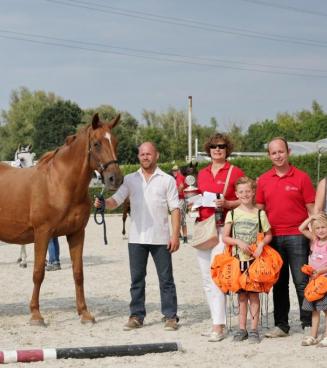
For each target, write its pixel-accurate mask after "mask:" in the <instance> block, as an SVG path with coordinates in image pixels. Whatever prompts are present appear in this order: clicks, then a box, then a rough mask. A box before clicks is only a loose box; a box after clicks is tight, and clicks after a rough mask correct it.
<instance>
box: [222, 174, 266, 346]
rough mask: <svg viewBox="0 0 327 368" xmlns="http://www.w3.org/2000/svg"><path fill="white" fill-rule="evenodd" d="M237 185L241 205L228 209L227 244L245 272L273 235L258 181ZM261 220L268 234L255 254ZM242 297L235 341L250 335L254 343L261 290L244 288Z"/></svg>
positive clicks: (240, 182) (257, 336)
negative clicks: (259, 201) (258, 201)
mask: <svg viewBox="0 0 327 368" xmlns="http://www.w3.org/2000/svg"><path fill="white" fill-rule="evenodd" d="M235 187H236V191H235V194H236V196H237V198H238V199H239V201H240V205H239V206H238V207H236V208H235V209H234V210H232V211H229V212H228V213H227V216H226V219H225V227H224V238H223V240H224V242H225V244H229V245H232V246H233V248H232V255H233V256H236V257H237V258H238V259H239V261H240V269H241V272H245V271H246V270H247V269H248V268H249V266H250V265H251V263H252V262H253V261H254V260H255V258H257V257H259V256H260V255H261V253H262V250H263V247H264V246H265V245H266V244H269V243H270V241H271V238H272V235H271V231H270V224H269V222H268V218H267V215H266V213H265V211H263V210H260V211H259V209H258V208H257V207H256V206H255V190H256V183H255V181H254V180H252V179H250V178H248V177H245V176H244V177H241V178H240V179H239V180H238V181H237V182H236V186H235ZM259 216H260V218H259ZM259 220H260V222H261V227H262V229H260V230H262V231H263V232H264V238H263V240H262V241H260V242H259V243H257V247H256V250H255V252H254V253H253V254H252V253H251V251H250V246H251V244H254V243H256V241H257V234H258V232H259ZM238 299H239V307H240V313H239V330H238V331H237V332H236V334H235V335H234V338H233V341H236V342H240V341H243V340H246V339H248V340H249V342H250V343H259V342H260V336H259V332H258V322H259V314H260V299H259V293H258V292H254V291H246V290H243V289H241V290H240V291H239V292H238ZM248 303H249V304H250V315H251V317H252V319H251V330H250V331H249V332H248V331H247V329H246V324H247V312H248Z"/></svg>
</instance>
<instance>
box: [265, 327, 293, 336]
mask: <svg viewBox="0 0 327 368" xmlns="http://www.w3.org/2000/svg"><path fill="white" fill-rule="evenodd" d="M265 336H266V337H270V338H275V337H286V336H289V334H288V333H287V332H284V331H283V330H282V329H281V328H279V327H277V326H276V327H274V328H273V329H271V330H269V331H267V332H266V333H265Z"/></svg>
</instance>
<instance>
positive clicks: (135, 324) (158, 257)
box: [95, 142, 180, 331]
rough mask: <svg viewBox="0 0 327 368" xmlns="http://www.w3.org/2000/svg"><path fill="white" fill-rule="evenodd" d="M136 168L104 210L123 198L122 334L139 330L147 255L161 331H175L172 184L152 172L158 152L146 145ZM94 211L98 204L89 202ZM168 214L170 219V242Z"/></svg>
mask: <svg viewBox="0 0 327 368" xmlns="http://www.w3.org/2000/svg"><path fill="white" fill-rule="evenodd" d="M138 159H139V162H140V166H141V167H140V168H139V170H137V171H136V172H134V173H132V174H129V175H126V176H125V178H124V182H123V184H122V185H121V186H120V188H119V189H118V191H117V192H116V193H115V194H114V195H113V196H112V197H110V198H108V199H106V201H105V203H106V207H107V208H109V209H114V208H116V207H118V206H119V205H121V204H122V203H123V202H124V200H125V199H126V198H127V197H129V199H130V202H131V225H130V231H129V242H128V252H129V263H130V273H131V289H130V293H131V302H130V317H129V319H128V322H127V323H126V325H125V326H124V330H132V329H135V328H140V327H142V326H143V320H144V318H145V316H146V309H145V276H146V267H147V260H148V256H149V253H151V255H152V258H153V260H154V263H155V266H156V270H157V274H158V278H159V286H160V297H161V312H162V314H163V315H164V321H165V326H164V328H165V330H168V331H173V330H176V329H177V327H178V325H177V323H178V317H177V296H176V287H175V283H174V278H173V267H172V260H171V253H173V252H175V251H177V250H178V248H179V228H180V210H179V202H178V192H177V188H176V183H175V180H174V179H173V178H172V177H171V176H170V175H168V174H166V173H164V172H163V171H162V170H161V169H160V168H159V167H158V166H157V161H158V159H159V152H158V151H157V149H156V147H155V145H154V144H153V143H152V142H145V143H143V144H141V145H140V147H139V151H138ZM95 206H96V207H99V206H100V201H99V200H98V199H96V200H95ZM168 210H169V211H170V214H171V225H172V235H171V236H170V231H169V223H168Z"/></svg>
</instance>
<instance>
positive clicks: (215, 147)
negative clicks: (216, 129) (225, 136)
mask: <svg viewBox="0 0 327 368" xmlns="http://www.w3.org/2000/svg"><path fill="white" fill-rule="evenodd" d="M209 147H210V149H217V148H219V149H224V148H226V147H227V144H226V143H222V144H210V146H209Z"/></svg>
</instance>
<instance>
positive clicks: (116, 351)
mask: <svg viewBox="0 0 327 368" xmlns="http://www.w3.org/2000/svg"><path fill="white" fill-rule="evenodd" d="M171 351H182V347H181V345H180V343H178V342H164V343H156V344H136V345H116V346H93V347H81V348H61V349H29V350H4V351H0V364H5V363H17V362H23V363H29V362H39V361H45V360H50V359H69V358H71V359H96V358H105V357H111V356H125V355H144V354H148V353H166V352H171Z"/></svg>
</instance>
